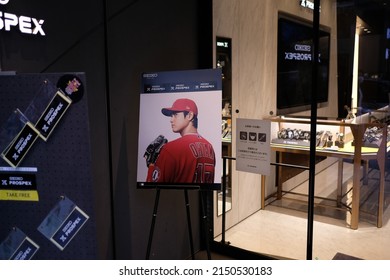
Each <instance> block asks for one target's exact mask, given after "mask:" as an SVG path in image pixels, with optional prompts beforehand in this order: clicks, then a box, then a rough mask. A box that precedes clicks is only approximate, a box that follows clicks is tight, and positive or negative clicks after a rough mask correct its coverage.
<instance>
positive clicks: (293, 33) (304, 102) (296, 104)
mask: <svg viewBox="0 0 390 280" xmlns="http://www.w3.org/2000/svg"><path fill="white" fill-rule="evenodd" d="M329 48H330V33H329V32H328V31H325V30H324V29H323V28H321V30H320V32H319V65H318V88H319V91H318V92H317V103H318V105H321V104H323V105H324V104H326V103H327V102H328V88H329V86H328V81H329V52H330V50H329ZM313 58H314V54H313V28H312V26H311V25H310V23H306V22H304V21H299V20H297V19H292V18H288V17H285V16H283V15H280V16H279V20H278V68H277V114H278V115H283V114H289V113H295V112H300V111H304V110H308V109H309V108H310V105H311V98H312V72H313V63H312V61H313Z"/></svg>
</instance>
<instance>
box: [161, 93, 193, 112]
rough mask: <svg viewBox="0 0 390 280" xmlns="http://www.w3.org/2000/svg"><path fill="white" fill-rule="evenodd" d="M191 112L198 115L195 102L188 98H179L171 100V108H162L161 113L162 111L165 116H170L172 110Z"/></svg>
mask: <svg viewBox="0 0 390 280" xmlns="http://www.w3.org/2000/svg"><path fill="white" fill-rule="evenodd" d="M184 111H186V112H193V113H194V115H198V107H197V106H196V104H195V102H194V101H193V100H191V99H188V98H181V99H177V100H176V101H175V102H173V105H172V107H171V108H162V109H161V113H163V114H164V115H165V116H168V117H170V116H171V115H172V113H173V112H184Z"/></svg>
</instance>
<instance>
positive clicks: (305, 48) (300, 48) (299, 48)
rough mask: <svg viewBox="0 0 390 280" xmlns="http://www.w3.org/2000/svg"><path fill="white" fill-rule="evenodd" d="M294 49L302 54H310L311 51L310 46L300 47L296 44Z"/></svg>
mask: <svg viewBox="0 0 390 280" xmlns="http://www.w3.org/2000/svg"><path fill="white" fill-rule="evenodd" d="M294 49H295V50H296V51H304V52H310V51H311V47H310V45H300V44H296V45H295V47H294Z"/></svg>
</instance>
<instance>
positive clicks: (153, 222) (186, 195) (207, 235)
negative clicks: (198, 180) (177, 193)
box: [146, 186, 211, 260]
mask: <svg viewBox="0 0 390 280" xmlns="http://www.w3.org/2000/svg"><path fill="white" fill-rule="evenodd" d="M176 188H178V187H175V189H176ZM182 188H183V190H184V201H185V206H186V212H187V225H188V237H189V242H190V248H191V257H192V259H193V260H194V259H195V253H194V242H193V236H192V225H191V215H190V203H189V199H188V191H189V190H198V191H199V190H200V186H184V187H182ZM163 189H167V188H166V186H164V187H160V186H158V187H156V198H155V201H154V208H153V215H152V223H151V226H150V232H149V241H148V247H147V250H146V259H147V260H148V259H149V257H150V251H151V247H152V241H153V233H154V227H155V224H156V219H157V210H158V204H159V200H160V192H161V190H163ZM178 189H181V188H180V187H179V188H178ZM200 200H201V207H202V210H201V211H202V222H203V226H204V228H205V233H206V235H205V238H206V250H207V257H208V259H209V260H210V259H211V253H210V245H209V234H208V230H207V215H206V211H205V208H204V198H203V192H202V191H200Z"/></svg>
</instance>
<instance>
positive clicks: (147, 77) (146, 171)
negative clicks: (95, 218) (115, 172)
mask: <svg viewBox="0 0 390 280" xmlns="http://www.w3.org/2000/svg"><path fill="white" fill-rule="evenodd" d="M221 98H222V73H221V70H220V69H205V70H187V71H167V72H156V73H144V74H142V85H141V96H140V119H139V138H138V139H139V140H138V165H137V166H138V168H137V169H138V170H137V187H138V188H153V187H161V188H182V187H184V188H190V187H194V188H202V189H211V190H217V189H220V188H221V160H222V155H221V153H222V144H221V120H222V117H221Z"/></svg>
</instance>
